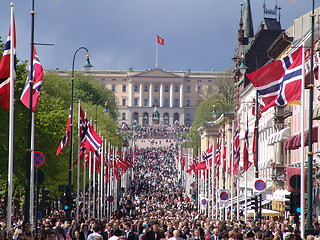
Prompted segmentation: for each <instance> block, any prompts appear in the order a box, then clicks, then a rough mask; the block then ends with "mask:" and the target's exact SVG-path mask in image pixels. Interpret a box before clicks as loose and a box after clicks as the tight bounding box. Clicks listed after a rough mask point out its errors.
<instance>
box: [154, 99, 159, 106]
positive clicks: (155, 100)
mask: <svg viewBox="0 0 320 240" xmlns="http://www.w3.org/2000/svg"><path fill="white" fill-rule="evenodd" d="M154 105H156V106H158V105H159V99H158V98H155V99H154Z"/></svg>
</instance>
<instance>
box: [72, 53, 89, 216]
mask: <svg viewBox="0 0 320 240" xmlns="http://www.w3.org/2000/svg"><path fill="white" fill-rule="evenodd" d="M81 49H84V50H85V51H86V52H87V54H86V56H87V62H86V64H85V65H84V67H85V68H86V69H87V70H88V69H89V68H91V67H93V66H92V65H91V63H90V61H89V50H88V49H87V48H85V47H79V48H78V49H77V50H76V51H75V53H74V55H73V60H72V70H71V106H70V155H69V173H68V186H67V188H66V194H67V195H68V196H69V199H71V198H70V197H71V192H72V163H73V102H74V63H75V59H76V55H77V53H78V52H79V51H80V50H81ZM70 217H71V209H68V210H67V211H66V218H67V219H70Z"/></svg>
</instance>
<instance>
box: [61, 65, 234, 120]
mask: <svg viewBox="0 0 320 240" xmlns="http://www.w3.org/2000/svg"><path fill="white" fill-rule="evenodd" d="M58 73H59V75H64V74H65V73H67V72H64V71H59V72H58ZM84 73H85V74H89V75H91V76H93V77H95V78H96V79H98V80H100V81H103V82H104V84H105V86H106V88H108V89H110V90H111V91H113V92H114V94H115V96H116V100H117V107H118V111H119V115H118V122H119V123H126V124H128V125H131V124H132V123H133V122H134V123H135V124H139V125H141V124H150V125H151V124H169V125H173V124H181V125H187V124H190V125H191V124H192V121H193V118H194V114H195V112H196V109H197V107H198V105H199V103H200V101H201V100H202V99H204V98H206V97H207V96H208V93H210V92H212V91H214V89H216V88H217V82H218V81H225V80H226V79H231V78H232V77H231V72H216V71H205V72H202V71H201V72H196V71H165V70H162V69H159V68H156V69H151V70H145V71H138V70H127V71H124V70H119V71H117V70H91V71H90V72H84Z"/></svg>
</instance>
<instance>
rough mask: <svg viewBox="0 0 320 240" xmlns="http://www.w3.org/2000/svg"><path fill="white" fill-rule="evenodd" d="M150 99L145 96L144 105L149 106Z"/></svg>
mask: <svg viewBox="0 0 320 240" xmlns="http://www.w3.org/2000/svg"><path fill="white" fill-rule="evenodd" d="M148 102H149V99H148V98H145V99H144V101H143V106H148Z"/></svg>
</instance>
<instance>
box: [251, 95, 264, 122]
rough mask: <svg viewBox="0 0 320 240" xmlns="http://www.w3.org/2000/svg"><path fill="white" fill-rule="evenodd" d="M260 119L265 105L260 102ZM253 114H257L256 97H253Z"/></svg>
mask: <svg viewBox="0 0 320 240" xmlns="http://www.w3.org/2000/svg"><path fill="white" fill-rule="evenodd" d="M258 105H259V107H258V119H260V118H261V117H262V110H263V108H264V105H263V104H261V103H259V102H258ZM251 114H252V116H256V99H255V98H253V99H252V109H251Z"/></svg>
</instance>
